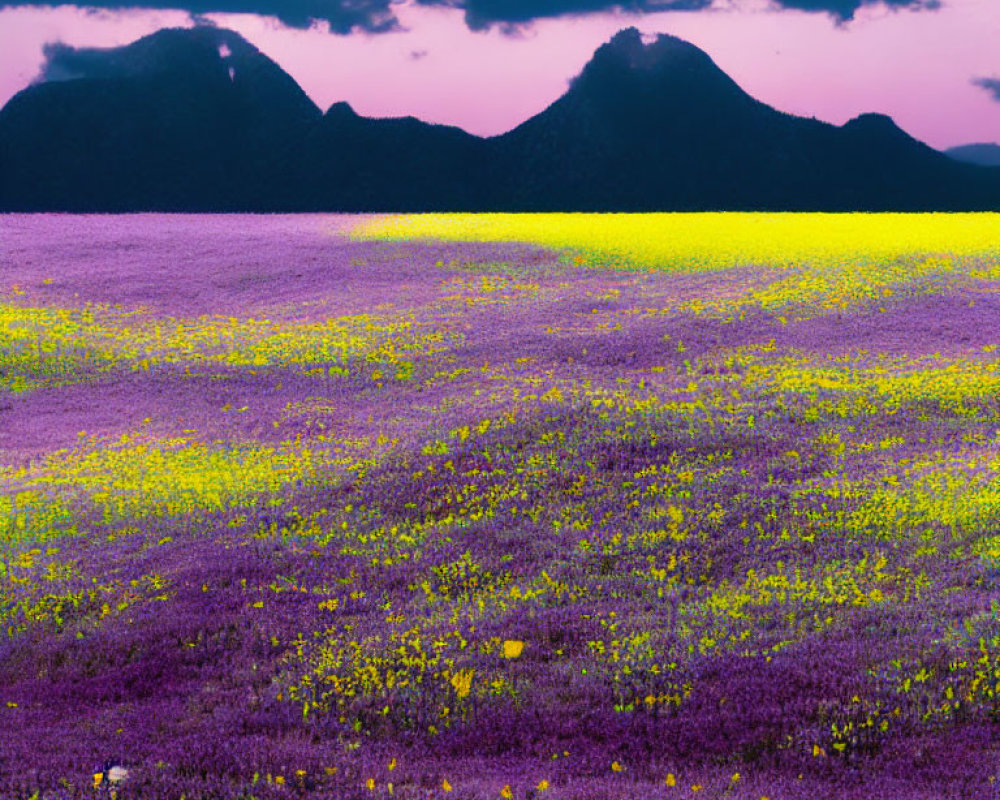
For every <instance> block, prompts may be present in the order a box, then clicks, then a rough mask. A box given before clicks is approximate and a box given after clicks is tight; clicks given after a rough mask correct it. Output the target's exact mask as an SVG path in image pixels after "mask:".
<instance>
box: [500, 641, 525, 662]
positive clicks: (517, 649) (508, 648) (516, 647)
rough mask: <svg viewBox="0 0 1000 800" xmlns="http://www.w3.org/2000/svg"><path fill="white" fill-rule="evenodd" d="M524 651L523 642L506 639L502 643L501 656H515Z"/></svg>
mask: <svg viewBox="0 0 1000 800" xmlns="http://www.w3.org/2000/svg"><path fill="white" fill-rule="evenodd" d="M523 652H524V642H518V641H515V640H513V639H506V640H505V641H504V643H503V657H504V658H517V657H518V656H520V655H521V653H523Z"/></svg>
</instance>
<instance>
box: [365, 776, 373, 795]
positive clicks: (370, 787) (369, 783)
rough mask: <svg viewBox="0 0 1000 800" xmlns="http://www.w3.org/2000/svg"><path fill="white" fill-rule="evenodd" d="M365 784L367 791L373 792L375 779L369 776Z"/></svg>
mask: <svg viewBox="0 0 1000 800" xmlns="http://www.w3.org/2000/svg"><path fill="white" fill-rule="evenodd" d="M365 786H367V787H368V791H369V792H374V791H375V779H374V778H369V779H368V780H366V781H365Z"/></svg>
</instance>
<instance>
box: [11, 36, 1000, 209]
mask: <svg viewBox="0 0 1000 800" xmlns="http://www.w3.org/2000/svg"><path fill="white" fill-rule="evenodd" d="M85 55H86V56H87V58H85V59H81V61H83V62H84V63H85V65H86V69H85V70H84V71H83V74H82V75H81V76H74V75H73V74H72V72H71V71H70V74H67V75H64V76H63V75H60V76H59V77H65V78H66V79H65V80H58V81H49V82H44V83H39V84H36V85H33V86H30V87H28V88H27V89H25V90H24V91H22V92H21V93H19V94H18V95H16V96H15V97H14V98H13V99H12V100H11V101H10V102H9V103H8V104H7V106H6V107H4V108H3V109H2V110H0V209H6V210H73V211H135V210H187V211H206V210H211V211H239V210H252V211H272V210H293V211H296V210H297V211H312V210H323V211H393V210H399V211H404V210H405V211H421V210H567V211H568V210H606V211H652V210H712V209H718V210H724V209H746V210H751V209H762V210H764V209H766V210H826V211H847V210H871V211H874V210H966V209H968V210H973V209H1000V170H995V169H985V168H983V167H980V166H976V165H972V164H967V163H959V162H958V161H956V160H955V159H954V158H950V157H948V156H946V155H944V154H942V153H939V152H937V151H936V150H933V149H931V148H930V147H927V146H926V145H924V144H922V143H920V142H918V141H916V140H915V139H913V138H912V137H910V136H908V135H907V134H906V133H904V132H903V131H902V130H900V129H899V128H898V127H897V126H896V125H895V123H893V121H892V120H891V119H889V118H888V117H885V116H882V115H878V114H866V115H862V116H860V117H858V118H856V119H854V120H851V121H850V122H848V123H847V124H846V125H843V126H840V127H837V126H834V125H829V124H827V123H824V122H819V121H817V120H813V119H804V118H800V117H795V116H791V115H788V114H784V113H781V112H779V111H776V110H775V109H773V108H771V107H770V106H767V105H765V104H763V103H761V102H759V101H757V100H755V99H754V98H753V97H751V96H750V95H749V94H747V93H746V92H745V91H744V90H743V89H741V88H740V87H739V86H738V85H737V84H736V83H735V82H734V81H733V80H732V79H731V78H730V77H729V76H728V75H726V74H725V73H724V72H723V71H722V70H721V69H719V68H718V67H717V66H716V65H715V63H714V62H713V61H712V60H711V58H709V56H708V55H706V54H705V53H704V52H703V51H701V50H700V49H698V48H697V47H695V46H694V45H691V44H689V43H687V42H685V41H682V40H681V39H677V38H674V37H671V36H664V35H661V36H659V37H657V38H656V39H655V40H654V41H652V42H650V43H644V42H643V39H642V37H641V35H640V34H639V32H638V31H637V30H636V29H634V28H629V29H626V30H623V31H621V32H620V33H618V34H617V35H615V36H614V37H613V38H612V39H611V40H610V41H609V42H607V43H606V44H604V45H602V46H601V47H600V48H599V49H598V50H597V52H596V53H595V54H594V56H593V58H592V59H591V60H590V62H589V63H588V64H587V65H586V66H585V67H584V69H583V70H582V72H581V73H580V75H579V76H577V77H576V78H575V79H574V80H573V81H572V83H571V85H570V88H569V89H568V91H567V92H566V93H565V94H564V95H563V96H562V97H560V98H559V99H558V100H556V101H555V102H554V103H553V104H552V105H551V106H549V107H548V108H547V109H545V110H544V111H542V112H541V113H540V114H538V115H536V116H534V117H532V118H531V119H529V120H527V121H526V122H524V123H523V124H521V125H519V126H518V127H516V128H515V129H513V130H512V131H509V132H508V133H505V134H503V135H501V136H495V137H491V138H481V137H477V136H473V135H471V134H468V133H466V132H465V131H462V130H460V129H458V128H454V127H448V126H443V125H431V124H428V123H425V122H421V121H420V120H417V119H414V118H412V117H405V118H399V119H370V118H365V117H361V116H359V115H358V114H356V113H355V112H354V110H353V109H352V108H351V107H350V106H349V105H347V104H346V103H337V104H335V105H333V106H332V107H331V108H330V109H329V110H328V111H327V112H326V113H325V114H322V113H321V112H320V110H319V109H318V108H317V107H316V106H315V105H314V104H313V103H312V101H311V100H309V98H308V97H307V96H306V95H305V93H304V92H303V91H302V90H301V88H299V87H298V85H296V84H295V82H294V81H293V80H292V79H291V77H289V76H288V75H287V74H286V73H285V72H284V71H283V70H281V68H280V67H279V66H278V65H277V64H275V63H274V62H272V61H271V60H270V59H268V58H267V57H266V56H264V55H263V54H261V53H260V52H259V51H258V50H257V49H256V48H255V47H253V45H251V44H250V43H248V42H247V41H246V40H244V39H243V38H242V37H240V36H239V35H238V34H236V33H233V32H232V31H227V30H223V29H216V28H209V27H198V28H193V29H169V30H162V31H159V32H157V33H155V34H153V35H151V36H148V37H145V38H143V39H140V40H138V41H137V42H134V43H133V44H131V45H128V46H126V47H122V48H116V49H111V50H102V51H86V53H85ZM70 61H71V65H72V60H70Z"/></svg>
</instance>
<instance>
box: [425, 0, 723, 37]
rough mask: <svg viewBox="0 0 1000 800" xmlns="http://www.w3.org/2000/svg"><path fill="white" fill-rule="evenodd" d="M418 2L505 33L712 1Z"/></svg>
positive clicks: (704, 4) (475, 25)
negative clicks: (550, 20) (550, 22)
mask: <svg viewBox="0 0 1000 800" xmlns="http://www.w3.org/2000/svg"><path fill="white" fill-rule="evenodd" d="M417 2H418V3H420V4H421V5H436V6H450V7H452V8H461V9H464V10H465V22H466V24H467V25H468V26H469V27H470V28H471V29H472V30H482V29H484V28H489V27H492V26H494V25H497V26H500V27H501V28H503V29H504V30H505V31H507V32H508V33H513V32H516V31H517V30H518V29H519V28H520V27H522V26H524V25H527V24H530V23H531V22H532V21H533V20H536V19H541V18H545V17H562V16H570V15H580V14H593V13H599V12H602V11H626V12H629V13H634V14H639V13H646V14H649V13H653V12H657V11H701V10H703V9H706V8H708V7H709V6H711V5H712V3H713V2H714V0H625V2H614V0H417Z"/></svg>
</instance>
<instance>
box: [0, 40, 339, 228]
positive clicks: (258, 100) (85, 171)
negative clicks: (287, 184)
mask: <svg viewBox="0 0 1000 800" xmlns="http://www.w3.org/2000/svg"><path fill="white" fill-rule="evenodd" d="M90 55H91V58H89V59H88V61H89V62H90V63H88V65H87V72H86V74H85V76H84V77H79V78H73V77H71V78H70V79H68V80H61V81H53V82H48V83H41V84H37V85H34V86H31V87H29V88H27V89H25V90H24V91H22V92H20V93H19V94H17V95H15V96H14V97H13V98H12V99H11V101H10V102H9V103H8V104H7V105H6V106H5V107H4V108H3V110H2V111H0V145H2V146H0V207H6V208H17V209H23V210H69V211H134V210H167V211H173V210H178V211H181V210H191V211H214V210H227V209H232V208H240V207H246V208H252V207H263V206H264V205H266V203H267V202H268V200H267V196H266V195H267V192H268V190H269V188H270V187H271V186H273V185H275V181H280V180H281V179H282V173H283V170H282V169H281V165H282V162H284V161H285V160H286V159H287V158H288V157H289V153H288V152H287V151H288V149H289V148H290V147H291V146H292V145H293V143H294V141H295V140H296V139H297V138H301V137H302V136H304V135H305V133H306V132H307V131H308V130H309V128H310V127H311V126H312V125H314V124H315V123H317V122H318V121H319V119H320V117H321V112H320V110H319V108H317V107H316V105H315V104H314V103H313V102H312V101H311V100H310V99H309V97H308V96H307V95H306V94H305V92H303V91H302V89H301V88H300V87H299V86H298V85H297V84H296V83H295V81H294V80H293V79H292V78H291V77H290V76H289V75H287V74H286V73H285V72H284V71H283V70H281V68H280V67H278V66H277V65H276V64H275V63H274V62H273V61H271V60H270V59H268V58H267V57H266V56H264V55H263V54H261V53H260V52H259V51H258V50H257V49H256V48H255V47H253V45H251V44H249V43H248V42H247V41H246V40H245V39H243V37H241V36H240V35H239V34H236V33H234V32H232V31H228V30H224V29H217V28H212V27H197V28H192V29H165V30H161V31H158V32H156V33H154V34H152V35H150V36H147V37H145V38H143V39H140V40H138V41H136V42H134V43H132V44H130V45H128V46H126V47H122V48H113V49H110V50H107V51H90Z"/></svg>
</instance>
